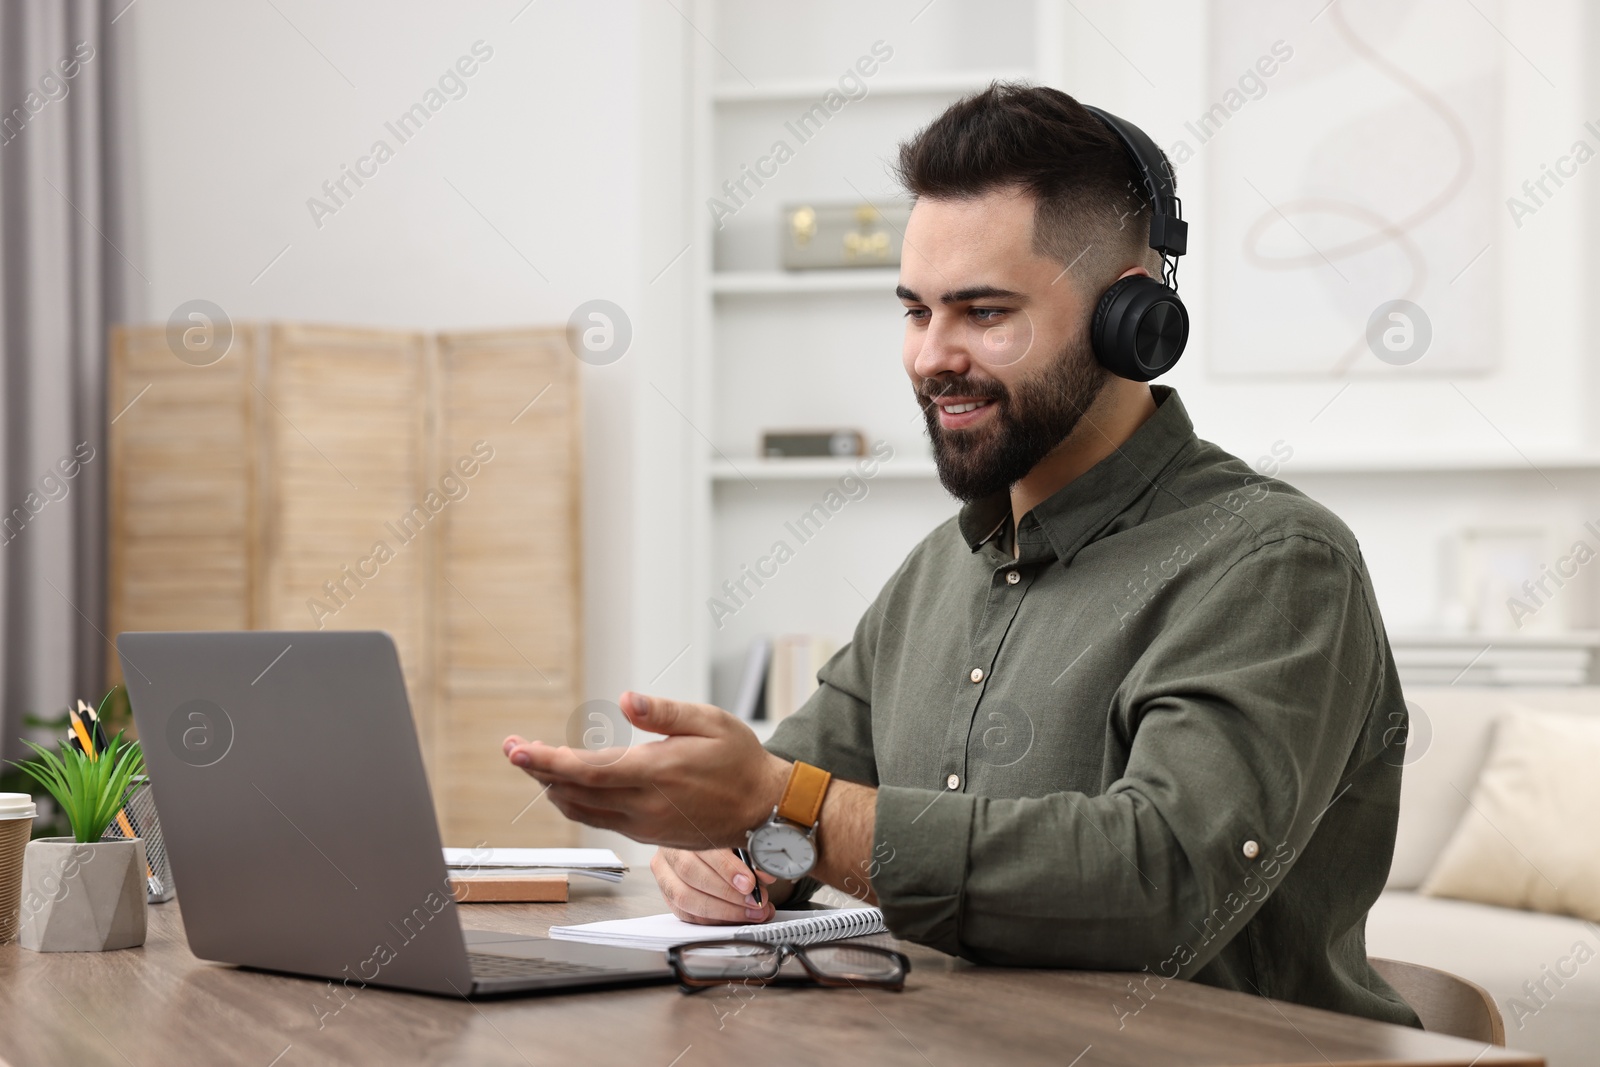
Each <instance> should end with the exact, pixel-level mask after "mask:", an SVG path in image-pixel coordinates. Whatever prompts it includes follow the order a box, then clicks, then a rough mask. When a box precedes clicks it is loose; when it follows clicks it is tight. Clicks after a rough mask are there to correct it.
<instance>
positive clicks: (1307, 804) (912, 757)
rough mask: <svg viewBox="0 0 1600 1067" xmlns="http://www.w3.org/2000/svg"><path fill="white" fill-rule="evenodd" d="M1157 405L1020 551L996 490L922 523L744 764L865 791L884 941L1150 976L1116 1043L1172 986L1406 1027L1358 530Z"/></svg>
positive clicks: (1387, 787)
mask: <svg viewBox="0 0 1600 1067" xmlns="http://www.w3.org/2000/svg"><path fill="white" fill-rule="evenodd" d="M1153 391H1154V394H1155V398H1156V402H1157V404H1158V407H1157V409H1156V412H1155V414H1153V415H1152V416H1151V417H1150V418H1149V419H1148V420H1146V422H1145V423H1144V424H1143V425H1142V426H1141V427H1140V428H1139V429H1138V430H1137V431H1136V432H1135V433H1134V434H1133V436H1132V437H1131V438H1130V439H1129V440H1128V441H1127V443H1126V444H1124V445H1123V446H1122V447H1121V448H1120V449H1118V450H1116V451H1115V452H1114V453H1112V454H1111V455H1110V456H1108V457H1107V458H1106V459H1104V460H1102V461H1101V462H1100V463H1099V464H1097V465H1096V466H1095V467H1093V468H1092V469H1091V470H1089V471H1088V472H1086V473H1085V474H1083V475H1082V476H1081V477H1079V478H1078V479H1076V480H1075V481H1073V482H1072V483H1070V484H1069V485H1067V486H1066V487H1065V488H1063V489H1061V490H1060V491H1058V492H1057V493H1056V494H1055V495H1053V496H1051V497H1050V498H1049V499H1047V500H1045V501H1044V502H1043V503H1041V504H1039V505H1038V506H1037V507H1035V508H1034V509H1033V510H1032V511H1030V512H1029V513H1028V514H1027V515H1025V516H1023V518H1022V520H1021V522H1020V524H1018V528H1017V529H1016V530H1015V533H1014V536H1015V539H1016V541H1017V542H1018V543H1020V545H1021V553H1020V558H1016V559H1014V558H1013V554H1012V542H1011V537H1012V536H1013V534H1012V531H1011V526H1012V523H1011V521H1010V501H1009V497H1008V495H1007V494H1006V493H1004V492H1002V493H999V494H996V495H995V496H994V497H992V498H988V499H984V500H980V501H977V502H974V503H972V504H969V505H967V506H965V507H963V508H962V509H961V511H960V513H959V514H958V515H957V516H956V517H955V518H953V519H951V520H950V521H947V522H945V523H943V524H942V525H940V526H939V527H938V528H937V529H935V530H934V531H933V532H932V533H931V534H929V535H928V537H927V538H925V539H924V540H923V541H922V543H921V544H919V545H918V546H917V547H916V548H915V549H914V550H913V551H912V552H911V554H910V555H909V556H908V557H907V558H906V560H905V562H904V563H902V564H901V565H900V568H899V570H897V571H896V572H895V574H894V575H893V576H892V577H891V578H890V579H889V581H888V583H887V584H886V585H885V586H884V587H883V590H882V591H881V592H880V593H879V594H878V597H877V599H876V600H875V601H874V602H873V604H872V606H871V608H870V609H869V610H868V611H867V613H866V614H865V615H864V616H863V617H862V619H861V621H860V623H859V624H858V625H857V627H856V631H855V635H854V637H853V638H852V640H851V642H850V643H849V644H848V645H847V646H845V647H844V648H843V649H841V650H840V651H839V652H838V654H837V655H835V656H833V658H831V659H830V660H828V662H827V663H826V664H824V665H823V667H822V669H821V670H820V671H819V672H818V675H817V677H818V680H819V681H820V683H821V686H820V688H819V689H818V690H817V691H816V693H815V694H813V695H812V697H811V699H810V700H808V701H807V702H806V703H805V705H804V706H803V707H801V708H800V709H799V710H798V711H796V712H795V713H794V714H793V715H791V716H790V717H789V718H787V719H785V720H784V721H783V722H781V723H780V724H779V725H778V727H777V730H776V732H775V733H774V734H773V737H772V740H771V742H770V743H769V744H768V746H767V747H768V748H769V749H770V750H771V751H772V752H774V753H776V754H778V755H780V756H782V757H784V758H786V759H798V760H804V761H806V762H808V763H812V764H815V765H817V766H820V767H823V768H825V769H827V770H830V771H832V772H833V773H834V774H835V775H836V776H838V777H839V778H842V779H846V780H849V781H854V782H861V783H864V784H866V785H871V786H876V787H877V789H878V794H877V811H876V824H875V830H874V841H873V853H872V856H871V857H868V858H867V859H866V860H865V861H864V862H863V864H862V870H861V871H860V872H859V873H860V878H859V881H860V882H861V883H863V884H864V883H865V882H866V881H867V880H869V879H870V882H871V885H872V888H873V889H874V890H875V891H876V893H877V896H878V899H879V902H880V904H881V906H882V908H883V912H884V918H885V920H886V922H887V924H888V926H889V929H890V930H891V931H892V932H893V933H895V934H896V935H898V936H900V937H903V938H906V939H908V940H912V941H917V942H921V943H923V944H926V945H930V946H932V947H934V948H937V949H941V950H943V951H945V952H949V953H953V954H956V955H959V956H962V957H964V958H966V959H969V960H973V961H976V962H981V963H989V964H1008V965H1014V966H1025V967H1028V966H1032V967H1075V968H1086V969H1098V970H1122V971H1138V972H1143V973H1142V974H1140V975H1139V976H1137V977H1136V979H1135V981H1134V982H1133V984H1132V985H1130V992H1129V994H1128V995H1127V996H1126V997H1125V998H1123V999H1122V1000H1121V1001H1120V1002H1118V1003H1115V1004H1113V1005H1111V1006H1110V1007H1111V1010H1113V1011H1115V1012H1117V1014H1118V1015H1119V1017H1121V1018H1122V1020H1123V1025H1124V1026H1126V1025H1132V1021H1133V1019H1134V1018H1135V1017H1136V1016H1137V1015H1138V1012H1139V1011H1140V1009H1141V1008H1142V1006H1143V1005H1144V1004H1146V1003H1150V1002H1152V1001H1153V1000H1155V999H1159V997H1160V989H1161V987H1162V986H1163V985H1164V984H1165V983H1166V982H1167V981H1169V980H1173V979H1179V978H1181V979H1192V980H1195V981H1199V982H1205V983H1208V984H1210V985H1216V986H1222V987H1224V988H1227V989H1237V990H1242V991H1245V992H1251V993H1260V994H1262V995H1264V996H1269V997H1276V998H1280V999H1283V1000H1290V1001H1295V1002H1298V1003H1301V1004H1309V1005H1313V1006H1316V1007H1322V1008H1329V1009H1332V1010H1334V1011H1341V1012H1349V1013H1352V1014H1355V1015H1364V1016H1369V1017H1371V1018H1374V1019H1380V1020H1384V1021H1387V1022H1396V1023H1404V1024H1408V1025H1411V1026H1417V1025H1419V1024H1418V1022H1417V1018H1416V1015H1415V1014H1414V1013H1413V1012H1412V1011H1411V1009H1410V1008H1409V1007H1408V1006H1407V1005H1406V1004H1405V1003H1404V1002H1403V1001H1402V1000H1401V999H1400V998H1399V996H1398V995H1397V994H1396V993H1395V992H1394V991H1393V989H1391V988H1390V987H1389V986H1388V985H1387V984H1385V983H1384V981H1383V980H1382V979H1381V978H1379V977H1378V976H1377V974H1376V973H1374V971H1373V970H1372V968H1371V967H1370V966H1368V964H1367V953H1366V938H1365V924H1366V916H1367V910H1368V908H1369V907H1370V906H1371V905H1372V902H1373V901H1374V900H1375V899H1376V898H1377V896H1378V893H1379V892H1380V891H1381V890H1382V888H1383V883H1384V880H1385V878H1386V877H1387V875H1388V871H1389V862H1390V859H1391V857H1392V854H1393V851H1394V837H1395V819H1396V816H1397V814H1398V812H1399V804H1400V767H1401V763H1402V757H1403V752H1404V745H1405V727H1406V725H1407V714H1406V707H1405V703H1404V700H1403V699H1402V697H1401V692H1400V684H1399V680H1398V678H1397V677H1396V674H1395V667H1394V661H1393V658H1392V656H1391V654H1390V650H1389V643H1388V638H1387V637H1386V635H1385V633H1384V629H1383V623H1382V621H1381V619H1380V618H1379V615H1378V606H1377V602H1376V600H1375V598H1374V596H1373V591H1372V583H1371V580H1370V579H1369V578H1368V576H1367V572H1366V567H1365V564H1364V563H1363V562H1362V559H1361V553H1360V550H1359V548H1358V547H1357V545H1356V540H1355V538H1354V536H1352V535H1351V533H1350V531H1349V530H1348V529H1347V528H1346V527H1345V525H1344V524H1343V523H1342V522H1340V521H1339V520H1338V519H1337V518H1335V517H1334V516H1333V515H1332V514H1331V513H1330V512H1328V511H1327V510H1326V509H1324V508H1323V507H1321V506H1320V505H1318V504H1316V503H1314V502H1313V501H1311V500H1310V499H1308V498H1307V497H1306V496H1305V495H1304V494H1302V493H1300V492H1299V491H1297V490H1295V489H1294V488H1292V487H1291V486H1289V485H1287V484H1285V483H1283V482H1280V481H1277V480H1275V479H1272V478H1266V477H1262V476H1260V475H1258V474H1256V473H1255V472H1254V471H1252V470H1251V469H1250V468H1249V467H1248V466H1247V465H1246V464H1245V463H1244V462H1243V461H1241V460H1239V459H1237V458H1236V457H1234V456H1232V455H1229V454H1228V453H1226V452H1224V451H1223V450H1222V449H1220V448H1218V447H1217V446H1215V445H1213V444H1210V443H1209V442H1206V441H1202V440H1200V439H1199V438H1197V437H1196V436H1195V433H1194V427H1193V425H1192V424H1191V423H1190V421H1189V417H1188V414H1187V413H1186V412H1185V411H1184V408H1183V405H1182V403H1181V402H1180V401H1179V399H1178V397H1177V395H1176V394H1175V393H1174V392H1173V391H1172V390H1171V389H1168V388H1165V387H1161V386H1155V387H1153ZM826 832H827V829H826V826H824V827H823V828H822V833H823V834H824V835H826ZM811 888H814V883H811V884H809V885H805V886H804V887H803V889H802V892H805V891H809V890H810V889H811ZM847 888H850V887H847Z"/></svg>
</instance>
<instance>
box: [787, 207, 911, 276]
mask: <svg viewBox="0 0 1600 1067" xmlns="http://www.w3.org/2000/svg"><path fill="white" fill-rule="evenodd" d="M910 217H911V209H910V208H909V207H907V206H904V205H892V206H889V207H887V208H879V207H876V206H874V205H872V204H866V203H859V204H791V205H789V206H788V207H785V208H784V210H783V265H784V267H786V268H787V269H789V270H829V269H836V268H839V267H894V266H898V265H899V264H900V246H901V243H902V241H903V240H904V235H905V229H906V220H907V219H909V218H910Z"/></svg>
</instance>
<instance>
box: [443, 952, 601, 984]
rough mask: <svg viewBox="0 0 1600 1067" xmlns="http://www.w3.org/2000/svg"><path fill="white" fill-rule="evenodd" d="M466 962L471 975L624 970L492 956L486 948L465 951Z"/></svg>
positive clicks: (523, 975)
mask: <svg viewBox="0 0 1600 1067" xmlns="http://www.w3.org/2000/svg"><path fill="white" fill-rule="evenodd" d="M467 962H468V963H469V964H470V966H471V967H472V977H474V978H485V979H505V978H562V977H566V976H568V975H579V974H620V973H622V972H623V971H625V970H626V968H623V967H597V966H595V965H594V964H592V963H573V962H571V961H569V960H550V959H525V958H523V957H520V956H495V955H492V954H490V953H488V952H468V953H467Z"/></svg>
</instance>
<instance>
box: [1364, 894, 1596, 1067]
mask: <svg viewBox="0 0 1600 1067" xmlns="http://www.w3.org/2000/svg"><path fill="white" fill-rule="evenodd" d="M1367 954H1368V955H1370V956H1384V957H1387V958H1389V959H1395V960H1405V961H1407V962H1410V963H1421V964H1425V965H1427V966H1429V967H1437V968H1439V969H1440V970H1444V971H1449V972H1451V973H1452V974H1457V975H1460V976H1461V977H1462V978H1466V979H1470V980H1471V981H1474V982H1476V983H1478V984H1479V985H1481V986H1483V987H1484V988H1485V989H1486V990H1488V991H1489V994H1490V995H1491V996H1492V997H1494V1002H1495V1005H1496V1006H1497V1007H1498V1008H1499V1009H1500V1014H1501V1015H1502V1017H1504V1019H1505V1025H1506V1044H1507V1045H1509V1046H1510V1047H1511V1048H1517V1049H1524V1050H1526V1051H1529V1052H1538V1053H1542V1054H1543V1055H1544V1056H1545V1057H1546V1058H1547V1059H1548V1062H1549V1067H1580V1065H1581V1067H1590V1065H1592V1064H1593V1062H1594V1050H1595V1049H1596V1048H1597V1047H1600V929H1597V928H1596V927H1595V925H1594V924H1593V923H1586V922H1584V921H1582V920H1579V919H1569V918H1565V917H1562V916H1557V915H1541V914H1539V913H1537V912H1531V911H1518V910H1515V909H1512V908H1499V907H1495V906H1493V905H1489V904H1473V903H1469V902H1467V901H1461V900H1445V899H1441V898H1437V897H1425V896H1421V895H1419V894H1417V893H1407V892H1400V891H1396V890H1388V891H1386V892H1384V893H1383V895H1382V896H1380V897H1379V898H1378V901H1377V903H1376V904H1374V905H1373V907H1372V911H1371V912H1370V913H1369V914H1368V916H1367Z"/></svg>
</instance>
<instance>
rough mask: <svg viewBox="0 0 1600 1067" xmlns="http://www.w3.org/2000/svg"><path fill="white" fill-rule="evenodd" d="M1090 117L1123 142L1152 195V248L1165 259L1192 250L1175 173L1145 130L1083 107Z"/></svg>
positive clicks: (1098, 109) (1147, 190)
mask: <svg viewBox="0 0 1600 1067" xmlns="http://www.w3.org/2000/svg"><path fill="white" fill-rule="evenodd" d="M1083 106H1084V108H1085V109H1087V110H1088V112H1089V114H1091V115H1093V116H1094V117H1095V118H1097V119H1099V120H1100V122H1101V124H1102V125H1103V126H1105V127H1106V129H1108V130H1110V131H1111V132H1112V133H1113V134H1115V135H1116V138H1117V140H1119V141H1121V142H1122V147H1123V149H1124V150H1125V151H1126V152H1127V153H1128V158H1129V159H1130V160H1132V161H1133V166H1134V169H1135V170H1137V171H1138V172H1139V177H1140V179H1141V180H1142V181H1143V182H1144V187H1145V191H1146V192H1147V193H1149V194H1150V247H1151V248H1153V249H1155V250H1156V251H1157V252H1160V253H1161V254H1162V255H1163V256H1181V255H1183V254H1184V252H1186V251H1188V248H1189V224H1188V223H1187V222H1185V221H1183V206H1182V202H1181V201H1180V200H1179V199H1178V196H1177V192H1176V191H1175V190H1174V188H1173V184H1172V172H1171V170H1170V169H1169V166H1168V163H1167V159H1166V157H1165V156H1164V155H1163V154H1162V152H1161V149H1159V148H1157V147H1156V143H1155V142H1154V141H1152V140H1151V139H1150V137H1149V135H1147V134H1146V133H1145V132H1144V131H1143V130H1141V129H1140V128H1139V127H1137V126H1135V125H1134V124H1133V123H1131V122H1129V121H1127V120H1126V119H1119V118H1118V117H1117V116H1115V115H1113V114H1111V113H1110V112H1108V111H1102V110H1101V109H1100V108H1097V107H1090V106H1089V105H1088V104H1085V105H1083Z"/></svg>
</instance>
